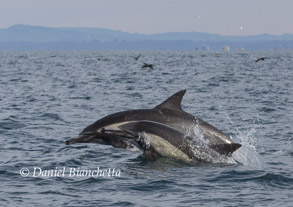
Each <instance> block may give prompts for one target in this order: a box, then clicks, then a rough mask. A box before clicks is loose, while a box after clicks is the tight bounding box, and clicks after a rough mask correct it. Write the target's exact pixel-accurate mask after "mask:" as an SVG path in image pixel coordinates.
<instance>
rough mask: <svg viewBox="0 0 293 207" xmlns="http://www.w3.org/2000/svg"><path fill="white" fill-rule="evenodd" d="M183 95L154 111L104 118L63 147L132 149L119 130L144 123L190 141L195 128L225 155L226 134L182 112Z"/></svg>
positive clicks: (136, 111) (125, 113)
mask: <svg viewBox="0 0 293 207" xmlns="http://www.w3.org/2000/svg"><path fill="white" fill-rule="evenodd" d="M185 92H186V90H181V91H179V92H177V93H175V94H174V95H172V96H171V97H170V98H168V99H167V100H165V101H164V102H163V103H161V104H160V105H158V106H156V107H155V108H153V109H138V110H130V111H124V112H118V113H114V114H111V115H109V116H106V117H104V118H102V119H100V120H98V121H96V122H95V123H93V124H91V125H89V126H88V127H86V128H85V129H84V130H83V131H82V132H81V133H80V135H79V136H78V137H76V138H72V139H69V140H67V141H66V144H73V143H87V142H94V143H99V144H107V145H112V146H114V147H118V148H128V147H130V146H132V145H131V144H129V142H128V140H129V139H125V137H123V136H124V135H123V134H122V135H121V129H120V128H119V127H120V126H122V125H125V124H128V123H132V122H137V121H142V120H147V121H152V122H158V123H161V124H164V125H166V126H168V127H171V128H174V129H175V130H178V131H181V132H182V133H183V134H185V135H188V136H190V137H196V136H197V135H196V134H195V132H194V129H195V127H197V128H198V129H199V131H200V133H201V135H202V136H203V138H204V140H205V141H206V142H207V144H208V145H209V146H214V148H215V149H216V150H217V148H216V147H215V146H219V147H218V150H217V151H218V152H219V153H221V154H228V153H226V152H225V147H224V148H223V147H222V146H225V144H233V143H234V142H233V141H232V140H231V139H230V138H229V137H228V136H227V135H226V134H224V133H223V132H221V131H220V130H218V129H217V128H215V127H214V126H212V125H210V124H208V123H207V122H205V121H203V120H201V119H199V118H197V117H195V116H193V115H191V114H189V113H187V112H185V111H183V109H182V107H181V102H182V98H183V96H184V94H185ZM130 140H133V139H130ZM134 144H136V143H134ZM223 144H224V145H223ZM226 146H227V145H226ZM228 148H229V147H228ZM228 151H229V150H228ZM229 153H230V152H229Z"/></svg>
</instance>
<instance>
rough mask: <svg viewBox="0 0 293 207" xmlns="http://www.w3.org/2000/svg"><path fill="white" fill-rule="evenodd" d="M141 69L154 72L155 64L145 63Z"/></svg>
mask: <svg viewBox="0 0 293 207" xmlns="http://www.w3.org/2000/svg"><path fill="white" fill-rule="evenodd" d="M141 68H149V69H150V70H153V69H154V65H153V64H147V63H144V64H143V66H141Z"/></svg>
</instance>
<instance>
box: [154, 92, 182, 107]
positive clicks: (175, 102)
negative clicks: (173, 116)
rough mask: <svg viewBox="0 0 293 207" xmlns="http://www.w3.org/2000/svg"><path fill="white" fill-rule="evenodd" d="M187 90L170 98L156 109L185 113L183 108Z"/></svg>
mask: <svg viewBox="0 0 293 207" xmlns="http://www.w3.org/2000/svg"><path fill="white" fill-rule="evenodd" d="M185 92H186V90H181V91H178V92H177V93H175V94H174V95H172V96H171V97H169V98H168V99H167V100H165V101H164V102H163V103H161V104H159V105H158V106H156V107H155V108H157V109H164V108H168V109H173V110H177V111H183V110H182V107H181V102H182V98H183V96H184V94H185Z"/></svg>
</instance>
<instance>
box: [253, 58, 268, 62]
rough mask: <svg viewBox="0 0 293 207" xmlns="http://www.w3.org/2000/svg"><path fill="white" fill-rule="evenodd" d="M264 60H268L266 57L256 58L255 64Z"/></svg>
mask: <svg viewBox="0 0 293 207" xmlns="http://www.w3.org/2000/svg"><path fill="white" fill-rule="evenodd" d="M265 59H269V58H267V57H261V58H258V59H257V60H256V61H255V62H256V63H257V62H258V61H263V60H265Z"/></svg>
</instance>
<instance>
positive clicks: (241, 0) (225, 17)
mask: <svg viewBox="0 0 293 207" xmlns="http://www.w3.org/2000/svg"><path fill="white" fill-rule="evenodd" d="M0 5H1V7H0V28H7V27H9V26H11V25H14V24H28V25H40V26H49V27H60V26H62V27H63V26H65V27H100V28H108V29H116V30H121V31H125V32H136V33H144V34H153V33H162V32H188V31H197V32H208V33H217V34H222V35H255V34H263V33H270V34H284V33H291V34H293V1H292V0H0Z"/></svg>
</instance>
